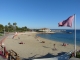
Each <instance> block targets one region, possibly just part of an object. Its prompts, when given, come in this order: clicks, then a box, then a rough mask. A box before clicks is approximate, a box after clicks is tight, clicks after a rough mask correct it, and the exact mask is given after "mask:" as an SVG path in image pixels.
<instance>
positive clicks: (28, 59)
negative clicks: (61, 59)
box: [22, 52, 66, 60]
mask: <svg viewBox="0 0 80 60" xmlns="http://www.w3.org/2000/svg"><path fill="white" fill-rule="evenodd" d="M65 53H66V52H61V53H58V55H53V54H51V53H48V54H46V55H44V56H41V57H35V56H36V55H37V54H36V55H34V56H32V57H29V58H22V60H32V59H40V58H53V57H58V56H62V55H64V54H65Z"/></svg>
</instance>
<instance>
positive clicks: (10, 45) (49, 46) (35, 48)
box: [4, 32, 80, 58]
mask: <svg viewBox="0 0 80 60" xmlns="http://www.w3.org/2000/svg"><path fill="white" fill-rule="evenodd" d="M36 34H37V33H36V32H34V33H32V32H27V33H18V35H17V36H16V37H15V38H14V39H12V36H11V35H10V36H8V37H7V38H6V40H5V41H4V44H5V46H6V48H7V50H10V49H12V50H14V51H15V52H17V53H18V54H19V56H20V57H21V58H30V57H33V56H34V57H40V56H44V55H46V54H48V53H50V54H52V55H58V53H60V52H70V51H73V50H74V45H71V44H69V45H67V46H62V44H63V42H57V41H51V40H48V39H44V38H41V37H38V38H35V36H36ZM18 37H20V39H18ZM41 41H45V43H41ZM20 42H23V43H24V44H19V43H20ZM53 44H55V47H56V49H57V50H55V51H54V50H53V48H54V46H53ZM77 50H80V46H77Z"/></svg>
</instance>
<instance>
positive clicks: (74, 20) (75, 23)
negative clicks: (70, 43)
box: [74, 14, 76, 57]
mask: <svg viewBox="0 0 80 60" xmlns="http://www.w3.org/2000/svg"><path fill="white" fill-rule="evenodd" d="M74 32H75V33H74V35H75V37H74V38H75V41H74V43H75V46H74V51H75V57H76V15H75V14H74Z"/></svg>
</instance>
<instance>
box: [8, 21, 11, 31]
mask: <svg viewBox="0 0 80 60" xmlns="http://www.w3.org/2000/svg"><path fill="white" fill-rule="evenodd" d="M10 25H11V23H10V22H9V23H8V32H9V26H10Z"/></svg>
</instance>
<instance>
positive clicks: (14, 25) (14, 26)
mask: <svg viewBox="0 0 80 60" xmlns="http://www.w3.org/2000/svg"><path fill="white" fill-rule="evenodd" d="M16 25H17V23H16V22H15V23H13V29H14V31H16Z"/></svg>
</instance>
